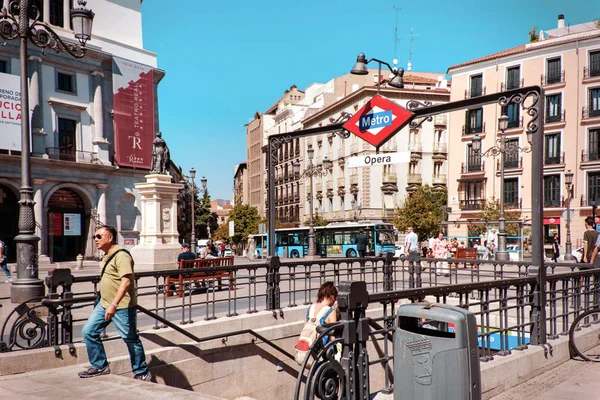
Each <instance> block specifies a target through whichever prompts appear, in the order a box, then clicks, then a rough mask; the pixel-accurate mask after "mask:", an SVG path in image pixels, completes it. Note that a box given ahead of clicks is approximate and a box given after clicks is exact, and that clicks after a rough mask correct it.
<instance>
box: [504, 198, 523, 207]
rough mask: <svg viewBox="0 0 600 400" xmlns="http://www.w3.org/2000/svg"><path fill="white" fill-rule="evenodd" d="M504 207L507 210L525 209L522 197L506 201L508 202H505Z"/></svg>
mask: <svg viewBox="0 0 600 400" xmlns="http://www.w3.org/2000/svg"><path fill="white" fill-rule="evenodd" d="M504 207H506V208H523V199H522V198H520V197H515V198H512V199H506V200H504Z"/></svg>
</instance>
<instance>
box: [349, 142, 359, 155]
mask: <svg viewBox="0 0 600 400" xmlns="http://www.w3.org/2000/svg"><path fill="white" fill-rule="evenodd" d="M359 151H360V148H359V147H358V143H352V144H351V145H350V154H352V155H355V154H358V152H359Z"/></svg>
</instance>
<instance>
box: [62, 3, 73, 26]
mask: <svg viewBox="0 0 600 400" xmlns="http://www.w3.org/2000/svg"><path fill="white" fill-rule="evenodd" d="M73 3H75V1H74V2H73ZM63 28H65V29H71V2H70V1H67V0H64V1H63Z"/></svg>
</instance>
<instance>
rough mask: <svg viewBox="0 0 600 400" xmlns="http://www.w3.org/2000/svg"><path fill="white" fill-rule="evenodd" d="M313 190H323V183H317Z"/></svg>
mask: <svg viewBox="0 0 600 400" xmlns="http://www.w3.org/2000/svg"><path fill="white" fill-rule="evenodd" d="M315 190H316V191H317V192H322V191H323V184H322V183H317V185H316V189H315Z"/></svg>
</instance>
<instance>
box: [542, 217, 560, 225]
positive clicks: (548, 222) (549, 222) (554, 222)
mask: <svg viewBox="0 0 600 400" xmlns="http://www.w3.org/2000/svg"><path fill="white" fill-rule="evenodd" d="M558 224H560V218H558V217H557V218H544V225H558Z"/></svg>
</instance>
